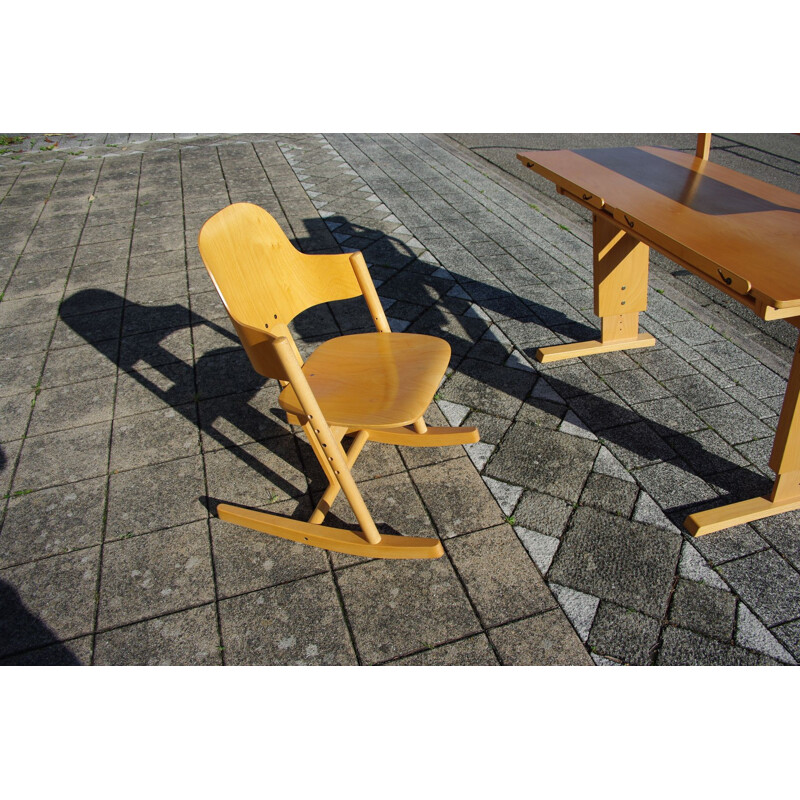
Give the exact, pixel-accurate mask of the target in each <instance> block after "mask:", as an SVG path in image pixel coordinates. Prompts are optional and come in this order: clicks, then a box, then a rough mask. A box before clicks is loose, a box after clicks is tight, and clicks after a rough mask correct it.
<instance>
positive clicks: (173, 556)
mask: <svg viewBox="0 0 800 800" xmlns="http://www.w3.org/2000/svg"><path fill="white" fill-rule="evenodd" d="M213 599H214V582H213V573H212V567H211V551H210V548H209V542H208V529H207V526H206V524H205V522H196V523H192V524H190V525H184V526H180V527H177V528H170V529H168V530H163V531H157V532H156V533H148V534H145V535H141V536H133V537H131V538H127V539H120V540H118V541H112V542H107V543H106V545H105V548H104V550H103V568H102V573H101V578H100V610H99V614H98V620H97V624H98V627H99V628H101V629H103V628H114V627H118V626H120V625H126V624H128V623H130V622H136V621H138V620H141V619H146V618H149V617H154V616H159V615H161V614H168V613H170V612H172V611H178V610H180V609H183V608H187V607H189V606H194V605H201V604H203V603H207V602H210V601H211V600H213Z"/></svg>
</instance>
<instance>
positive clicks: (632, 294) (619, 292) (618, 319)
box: [536, 214, 656, 363]
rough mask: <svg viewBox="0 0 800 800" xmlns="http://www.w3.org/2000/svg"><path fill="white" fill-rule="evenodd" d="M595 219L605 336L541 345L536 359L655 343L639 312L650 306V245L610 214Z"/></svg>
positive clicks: (597, 306)
mask: <svg viewBox="0 0 800 800" xmlns="http://www.w3.org/2000/svg"><path fill="white" fill-rule="evenodd" d="M593 223H594V224H593V231H592V239H593V242H592V244H593V249H594V257H593V265H594V313H595V314H597V316H598V317H600V338H599V339H594V340H592V341H588V342H573V343H571V344H559V345H554V346H553V347H541V348H539V350H537V351H536V360H537V361H541V362H543V363H547V362H549V361H561V360H562V359H565V358H577V357H579V356H589V355H592V354H594V353H611V352H613V351H615V350H629V349H631V348H634V347H652V346H653V345H654V344H655V343H656V340H655V339H654V338H653V337H652V336H650V335H649V334H646V333H641V334H640V333H639V312H641V311H644V310H645V309H646V308H647V271H648V260H649V258H650V248H649V247H648V246H647V245H645V244H642V243H641V242H640V241H638V240H637V239H635V238H634V237H633V236H631V235H630V234H629V233H628V232H627V231H624V230H622V229H621V228H619V227H618V225H617V224H616V223H615V222H614V221H613V220H611V219H609V218H607V217H604V216H600V215H598V214H595V215H594V219H593Z"/></svg>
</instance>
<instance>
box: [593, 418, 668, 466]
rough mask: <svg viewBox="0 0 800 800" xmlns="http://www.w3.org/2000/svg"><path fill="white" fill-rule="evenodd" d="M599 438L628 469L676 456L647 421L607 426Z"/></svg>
mask: <svg viewBox="0 0 800 800" xmlns="http://www.w3.org/2000/svg"><path fill="white" fill-rule="evenodd" d="M599 438H600V441H601V442H602V443H603V444H605V445H606V447H608V449H609V450H610V451H611V452H612V453H613V454H614V456H616V458H617V459H619V461H620V462H621V463H622V464H623V466H625V467H626V468H627V469H635V468H636V467H641V466H644V465H646V464H653V463H658V462H661V461H668V460H669V459H671V458H674V457H675V451H674V450H673V449H672V448H671V447H670V446H669V445H668V444H667V443H666V442H665V441H664V440H663V439H662V438H661V436H659V435H658V434H657V433H656V431H655V430H654V429H653V428H652V427H651V426H650V425H649V424H647V423H646V422H634V423H632V424H630V425H622V426H620V427H618V428H607V429H605V430H603V431H602V432H601V434H600V437H599Z"/></svg>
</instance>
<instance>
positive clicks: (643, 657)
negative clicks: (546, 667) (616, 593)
mask: <svg viewBox="0 0 800 800" xmlns="http://www.w3.org/2000/svg"><path fill="white" fill-rule="evenodd" d="M660 631H661V623H660V622H659V620H657V619H653V618H652V617H648V616H645V615H644V614H640V613H639V612H638V611H633V610H632V609H629V608H623V607H622V606H619V605H616V604H615V603H609V602H607V601H601V603H600V605H599V607H598V609H597V614H596V615H595V618H594V623H593V624H592V629H591V632H590V634H589V639H588V642H587V644H588V646H589V649H590V651H591V652H592V654H598V655H602V656H606V657H609V658H612V659H616V660H618V661H622V662H623V663H625V664H632V665H639V666H642V665H648V664H651V663H652V661H653V653H654V651H655V648H656V645H657V644H658V636H659V633H660Z"/></svg>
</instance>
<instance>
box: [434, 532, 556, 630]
mask: <svg viewBox="0 0 800 800" xmlns="http://www.w3.org/2000/svg"><path fill="white" fill-rule="evenodd" d="M446 550H447V553H448V554H449V556H450V558H451V559H452V561H453V565H454V566H455V568H456V571H457V572H458V574H459V575H460V576H461V579H462V581H463V582H464V585H465V586H466V589H467V594H468V595H469V597H470V600H471V601H472V603H473V605H474V606H475V608H476V610H477V612H478V616H479V617H480V619H481V622H483V624H484V625H486V626H494V625H500V624H503V623H505V622H510V621H512V620H514V619H519V618H521V617H527V616H530V615H531V614H538V613H541V612H542V611H547V610H550V609H552V608H555V607H556V603H555V601H554V600H553V596H552V595H551V594H550V591H549V589H548V588H547V584H545V582H544V580H543V579H542V576H541V575H540V574H539V572H538V570H537V569H536V567H535V566H534V564H533V561H531V558H530V556H529V555H528V554H527V552H526V551H525V548H524V547H523V546H522V544H520V541H519V539H518V538H517V537H516V536H515V534H514V531H513V529H512V528H511V526H509V525H498V526H497V527H495V528H490V529H489V530H484V531H477V532H475V533H470V534H466V535H464V536H459V537H457V538H455V539H449V540H448V541H447V542H446Z"/></svg>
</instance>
